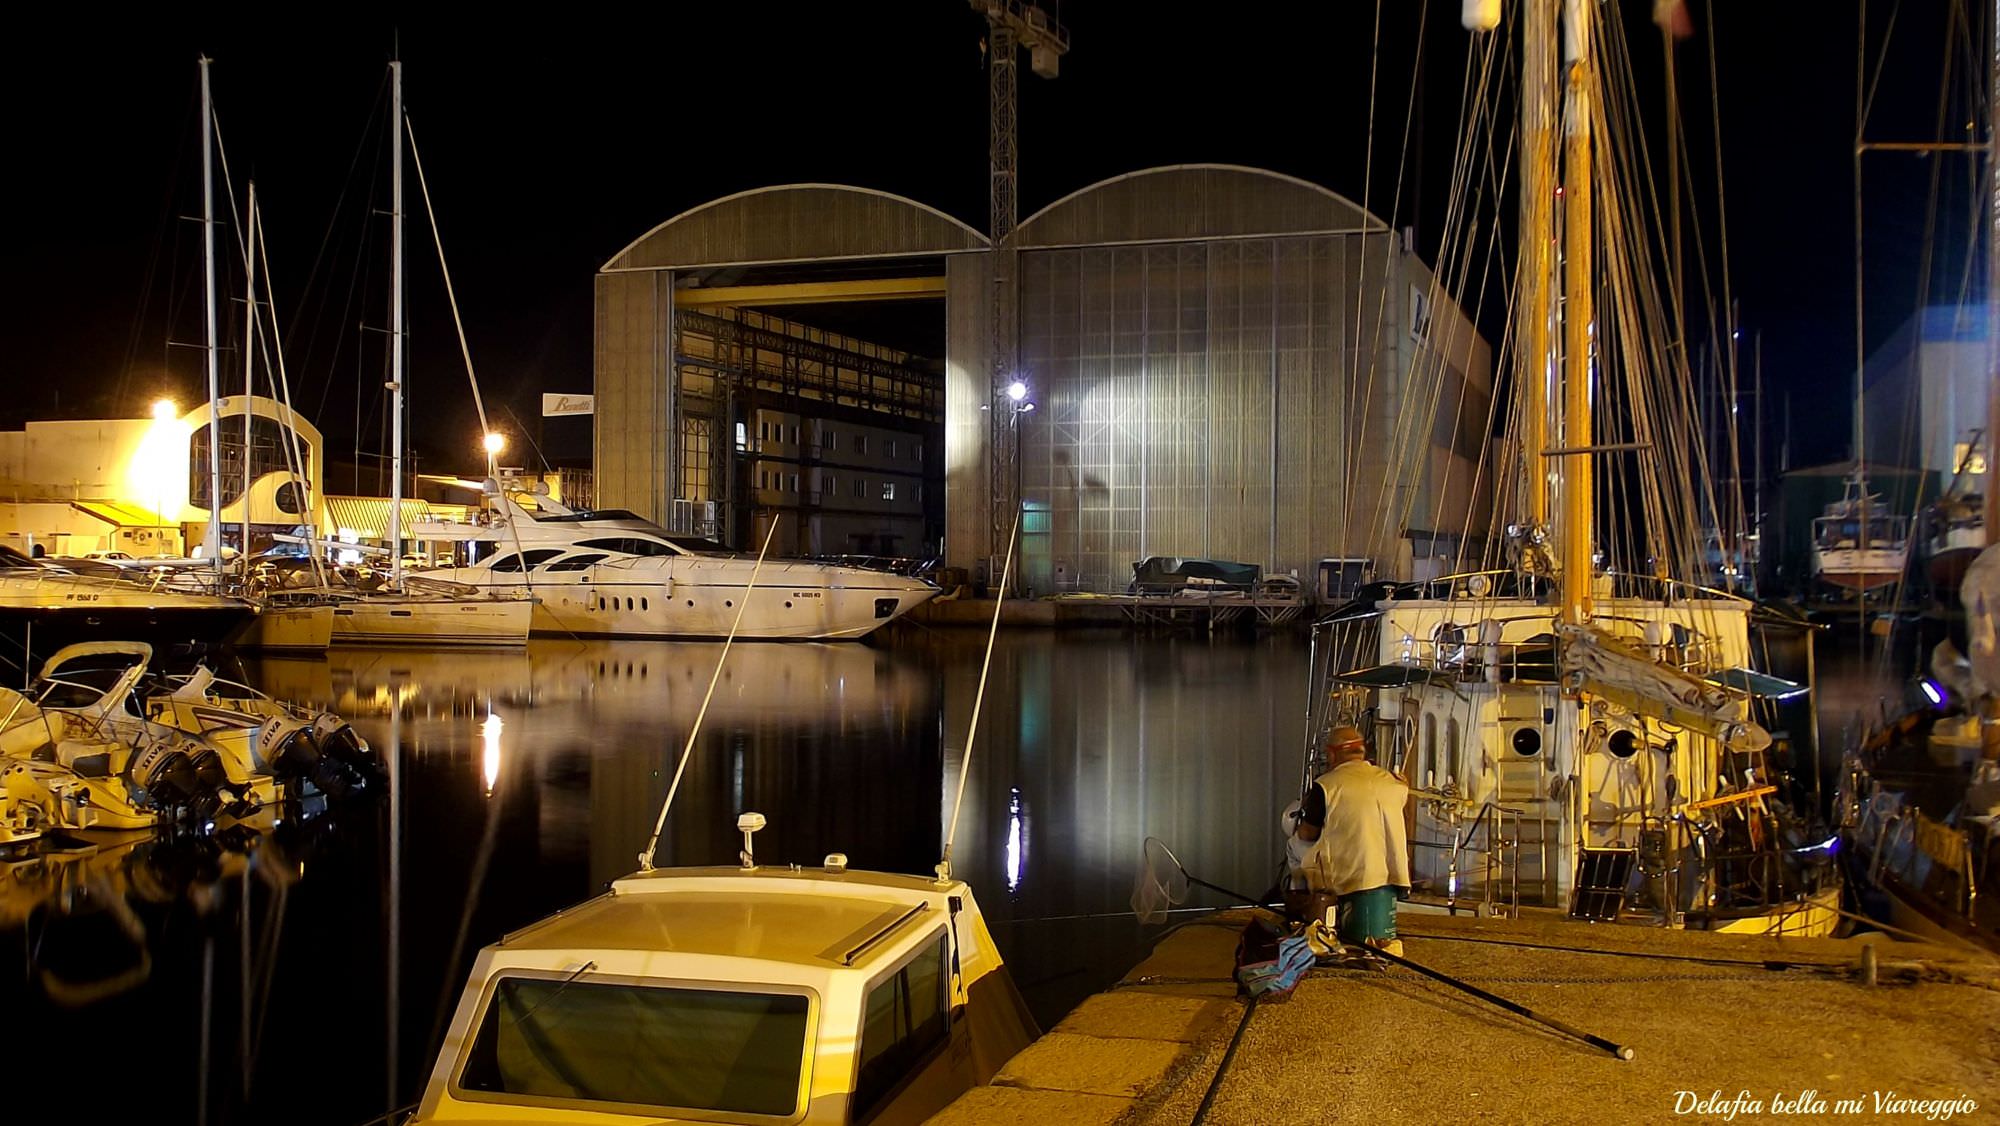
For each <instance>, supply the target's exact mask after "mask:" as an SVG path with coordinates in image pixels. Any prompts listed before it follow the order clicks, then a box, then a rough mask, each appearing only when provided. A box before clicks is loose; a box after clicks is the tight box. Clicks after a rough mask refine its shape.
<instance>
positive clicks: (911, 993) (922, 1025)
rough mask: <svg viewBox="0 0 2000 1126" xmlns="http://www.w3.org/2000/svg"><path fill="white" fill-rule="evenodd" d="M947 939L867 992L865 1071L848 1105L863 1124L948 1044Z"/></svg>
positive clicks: (863, 1040) (863, 1047)
mask: <svg viewBox="0 0 2000 1126" xmlns="http://www.w3.org/2000/svg"><path fill="white" fill-rule="evenodd" d="M944 965H945V936H944V935H942V934H940V935H938V938H937V941H936V942H934V943H932V944H931V945H930V946H929V947H928V948H927V949H925V950H924V951H923V952H922V953H920V954H918V955H917V956H916V957H915V958H913V959H911V960H910V961H909V962H908V963H907V964H906V965H904V966H903V967H902V968H901V969H899V970H897V971H896V972H895V973H894V974H892V975H890V976H889V977H888V978H886V979H884V980H883V981H881V982H880V983H878V984H877V985H876V986H875V987H874V988H873V989H870V990H869V991H868V1009H867V1012H866V1013H865V1014H863V1018H862V1020H863V1024H862V1026H861V1070H860V1072H859V1073H858V1074H857V1075H856V1076H855V1081H854V1099H853V1102H852V1103H851V1104H850V1105H851V1106H852V1107H853V1110H854V1118H855V1120H856V1121H859V1120H860V1119H862V1118H863V1117H865V1116H866V1115H867V1114H868V1112H869V1111H871V1110H873V1109H874V1108H875V1105H876V1104H877V1103H879V1102H880V1101H881V1100H882V1098H883V1097H884V1096H885V1095H887V1094H888V1093H889V1092H890V1091H892V1090H894V1089H895V1087H896V1084H897V1083H898V1082H900V1081H901V1080H902V1079H903V1077H904V1076H906V1075H909V1074H910V1073H911V1072H913V1071H915V1070H916V1069H917V1068H918V1067H920V1066H922V1064H923V1062H924V1061H925V1060H926V1059H928V1058H929V1056H930V1054H931V1052H932V1050H934V1049H936V1048H938V1047H941V1046H942V1045H943V1044H944V1042H945V1041H946V1040H947V1039H948V1038H949V1035H950V1030H949V1028H948V1027H947V1025H946V1022H945V986H946V984H947V979H946V977H945V972H944Z"/></svg>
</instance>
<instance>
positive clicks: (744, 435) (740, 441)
mask: <svg viewBox="0 0 2000 1126" xmlns="http://www.w3.org/2000/svg"><path fill="white" fill-rule="evenodd" d="M736 448H737V449H739V450H747V449H749V448H750V428H749V427H748V426H746V425H744V424H743V423H741V422H739V423H737V424H736Z"/></svg>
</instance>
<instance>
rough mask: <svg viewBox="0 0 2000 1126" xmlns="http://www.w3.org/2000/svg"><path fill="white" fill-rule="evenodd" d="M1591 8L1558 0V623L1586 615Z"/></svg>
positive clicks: (1579, 619)
mask: <svg viewBox="0 0 2000 1126" xmlns="http://www.w3.org/2000/svg"><path fill="white" fill-rule="evenodd" d="M1590 30H1591V29H1590V7H1589V6H1588V5H1587V4H1585V3H1584V0H1563V31H1564V34H1563V58H1564V64H1565V66H1566V68H1567V71H1568V74H1567V77H1566V86H1567V91H1566V105H1565V107H1564V110H1563V322H1562V323H1563V356H1562V363H1563V410H1562V450H1563V452H1562V454H1561V455H1560V457H1561V460H1560V461H1559V462H1558V463H1557V464H1558V466H1559V468H1560V470H1561V479H1562V529H1561V540H1562V621H1563V622H1564V623H1565V624H1568V625H1582V624H1584V622H1586V621H1587V620H1588V619H1589V617H1590V586H1591V549H1592V535H1591V529H1592V504H1591V501H1592V484H1591V477H1592V472H1591V471H1592V468H1593V467H1592V464H1591V458H1592V457H1593V456H1594V455H1593V453H1592V450H1591V446H1592V444H1593V439H1592V436H1591V424H1590V397H1591V396H1590V390H1591V388H1590V377H1591V343H1592V337H1593V335H1594V333H1593V322H1594V320H1595V309H1594V303H1593V300H1592V293H1591V279H1592V275H1593V270H1592V269H1591V211H1592V208H1591V196H1592V192H1591V163H1590V160H1591V152H1590V147H1591V115H1592V113H1593V112H1594V111H1593V106H1592V92H1593V91H1592V87H1593V84H1594V78H1595V75H1594V73H1593V69H1592V65H1591V53H1590V52H1591V42H1590Z"/></svg>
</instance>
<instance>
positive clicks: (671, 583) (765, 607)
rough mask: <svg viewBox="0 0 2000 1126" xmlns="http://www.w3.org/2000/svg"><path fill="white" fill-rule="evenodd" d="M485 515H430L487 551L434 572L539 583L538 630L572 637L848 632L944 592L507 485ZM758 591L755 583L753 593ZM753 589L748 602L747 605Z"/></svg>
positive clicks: (427, 527) (803, 637) (838, 636)
mask: <svg viewBox="0 0 2000 1126" xmlns="http://www.w3.org/2000/svg"><path fill="white" fill-rule="evenodd" d="M489 499H491V500H494V501H495V502H496V503H497V505H498V506H499V508H500V509H501V511H500V512H499V513H498V514H491V515H489V518H488V519H486V520H485V521H483V522H481V523H477V524H450V523H430V524H421V525H418V526H417V527H416V528H415V530H414V531H415V534H416V536H417V537H418V538H419V539H424V540H429V541H433V542H468V541H469V542H472V543H474V544H477V545H479V547H480V549H481V550H482V551H484V552H485V558H483V559H482V560H481V561H480V562H479V563H477V564H474V565H473V566H469V567H456V568H450V569H447V570H442V571H430V572H426V573H425V577H426V578H435V579H444V580H448V581H450V582H453V583H456V584H460V585H464V586H469V587H473V588H475V589H478V590H483V591H487V592H490V593H492V594H495V595H502V594H508V595H518V594H521V593H528V592H531V593H532V594H533V595H534V597H535V599H536V603H537V604H536V608H535V612H534V630H535V632H537V633H544V634H555V635H559V636H564V637H601V638H611V637H625V638H670V639H699V638H719V637H724V636H727V635H728V634H729V632H730V627H731V624H732V623H734V622H735V621H736V616H737V609H738V607H739V606H742V608H743V616H742V622H741V624H740V625H739V626H738V627H737V630H736V636H737V637H739V638H742V639H745V640H758V641H849V640H854V639H856V638H861V637H866V636H867V635H869V634H871V633H873V632H875V631H876V630H878V629H880V628H882V627H883V626H885V625H887V624H889V623H890V622H892V621H895V620H896V619H897V618H899V617H901V616H903V615H904V614H907V613H909V612H910V611H911V610H914V609H916V608H917V607H918V606H921V605H923V604H924V603H925V602H927V601H929V600H930V599H931V598H933V597H935V596H936V595H937V588H936V587H935V586H933V585H931V584H930V583H927V582H924V581H923V580H921V579H913V578H907V577H905V576H902V575H896V574H891V573H889V572H886V571H874V570H867V569H863V568H859V567H839V566H832V565H828V564H821V563H810V562H787V561H782V560H778V561H768V562H766V563H765V564H764V569H763V572H762V575H761V577H760V578H759V579H758V582H757V585H756V589H755V591H754V592H751V584H750V577H751V574H752V572H753V571H755V570H756V567H757V561H756V559H754V558H752V557H749V556H737V555H732V554H729V553H726V552H722V551H718V550H715V545H713V544H711V543H708V542H707V541H704V540H691V539H688V538H686V537H681V536H675V535H673V534H671V533H669V532H667V531H666V530H665V529H663V528H661V527H659V526H658V525H656V524H652V523H650V522H648V521H646V520H643V519H641V518H639V517H637V516H635V515H633V514H632V513H629V512H622V511H609V512H587V511H584V512H580V511H573V510H571V509H568V508H566V507H564V506H562V505H561V504H558V503H556V502H554V501H551V500H549V499H548V498H546V497H539V498H536V508H535V509H534V510H530V509H528V508H526V507H525V506H523V505H521V504H519V503H516V502H515V501H514V500H513V499H512V498H510V497H506V496H498V497H489ZM746 592H750V593H746ZM746 600H747V605H743V604H744V603H745V601H746Z"/></svg>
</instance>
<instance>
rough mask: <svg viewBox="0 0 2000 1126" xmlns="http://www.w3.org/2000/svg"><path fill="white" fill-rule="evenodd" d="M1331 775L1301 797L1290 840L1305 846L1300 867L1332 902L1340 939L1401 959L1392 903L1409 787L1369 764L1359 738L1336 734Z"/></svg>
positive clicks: (1404, 872) (1347, 730)
mask: <svg viewBox="0 0 2000 1126" xmlns="http://www.w3.org/2000/svg"><path fill="white" fill-rule="evenodd" d="M1326 749H1327V761H1328V763H1330V764H1331V768H1330V769H1329V770H1328V771H1327V772H1326V773H1325V774H1322V775H1320V776H1319V779H1318V780H1317V781H1316V782H1315V783H1314V785H1313V786H1311V787H1310V788H1308V790H1307V791H1306V797H1305V802H1304V804H1303V805H1302V807H1301V808H1300V810H1299V820H1298V828H1297V836H1298V839H1299V840H1300V841H1301V842H1304V843H1305V844H1307V845H1308V847H1309V851H1308V852H1307V853H1306V854H1305V856H1304V861H1303V864H1302V866H1301V870H1302V871H1303V873H1304V875H1305V878H1306V881H1307V883H1308V884H1309V885H1310V886H1311V888H1312V889H1313V890H1314V891H1315V892H1330V893H1332V894H1334V895H1336V896H1338V897H1339V907H1338V909H1337V915H1336V920H1337V925H1336V928H1335V931H1336V933H1337V934H1338V935H1339V937H1340V940H1341V941H1342V942H1345V943H1353V944H1355V945H1365V946H1372V947H1375V948H1376V949H1379V950H1386V951H1388V952H1389V953H1391V954H1396V955H1401V954H1402V953H1403V943H1402V941H1401V940H1399V939H1398V938H1397V937H1396V900H1397V899H1398V898H1400V897H1401V896H1403V895H1406V894H1408V893H1409V890H1410V860H1409V851H1410V850H1409V843H1408V836H1407V834H1406V833H1405V832H1404V829H1403V806H1404V804H1405V803H1406V802H1407V801H1408V800H1409V796H1410V788H1409V787H1408V786H1406V785H1404V784H1403V780H1402V779H1400V778H1398V777H1396V776H1395V775H1394V774H1391V773H1389V772H1388V771H1386V770H1384V769H1382V768H1381V767H1379V766H1376V765H1374V764H1372V763H1370V762H1369V761H1368V747H1367V744H1366V743H1364V742H1363V741H1362V738H1361V732H1359V731H1357V730H1355V729H1354V728H1352V727H1336V728H1334V729H1333V730H1332V731H1331V732H1330V733H1329V734H1328V735H1327V741H1326Z"/></svg>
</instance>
